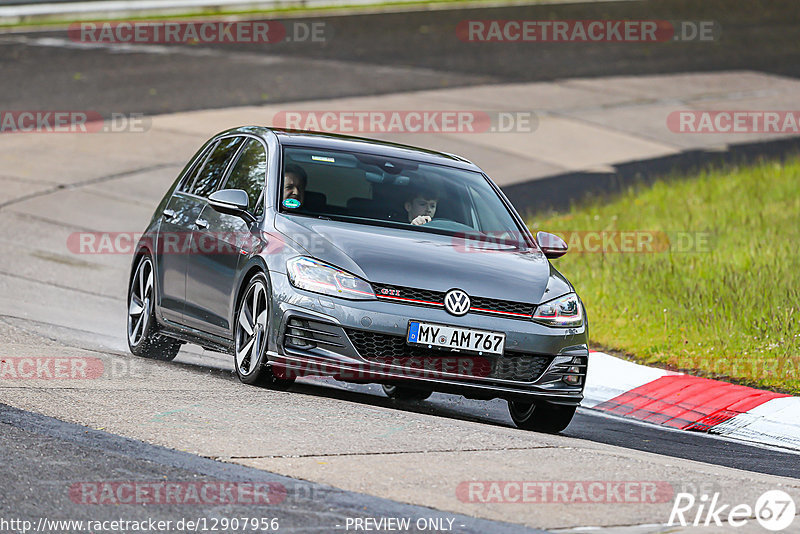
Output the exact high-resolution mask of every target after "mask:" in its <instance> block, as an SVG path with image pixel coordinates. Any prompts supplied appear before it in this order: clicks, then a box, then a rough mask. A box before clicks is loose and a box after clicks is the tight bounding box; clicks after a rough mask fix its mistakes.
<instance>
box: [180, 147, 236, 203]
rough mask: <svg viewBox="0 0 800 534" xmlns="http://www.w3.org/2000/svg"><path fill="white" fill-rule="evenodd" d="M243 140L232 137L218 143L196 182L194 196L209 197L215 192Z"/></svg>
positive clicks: (193, 190) (193, 189) (193, 187)
mask: <svg viewBox="0 0 800 534" xmlns="http://www.w3.org/2000/svg"><path fill="white" fill-rule="evenodd" d="M243 140H244V139H243V138H242V137H230V138H228V139H223V140H221V141H220V142H219V143H217V146H216V147H215V148H214V151H213V152H212V153H211V156H210V157H209V158H208V160H207V161H206V164H205V165H204V166H203V169H202V170H201V171H200V173H199V174H198V176H197V179H196V180H195V181H194V185H193V186H192V194H195V195H198V196H201V197H207V196H208V195H210V194H211V193H213V192H214V190H215V189H216V188H217V185H219V182H220V180H221V179H222V176H223V175H224V174H225V169H226V168H227V167H228V163H230V161H231V159H232V158H233V156H234V155H235V154H236V149H237V148H239V145H241V144H242V141H243Z"/></svg>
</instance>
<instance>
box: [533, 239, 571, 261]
mask: <svg viewBox="0 0 800 534" xmlns="http://www.w3.org/2000/svg"><path fill="white" fill-rule="evenodd" d="M536 242H537V243H539V248H541V249H542V252H544V255H545V257H546V258H550V259H551V260H552V259H554V258H560V257H561V256H563V255H564V254H566V253H567V249H568V247H567V244H566V243H565V242H564V240H563V239H561V238H560V237H558V236H557V235H555V234H550V233H547V232H538V233H537V234H536Z"/></svg>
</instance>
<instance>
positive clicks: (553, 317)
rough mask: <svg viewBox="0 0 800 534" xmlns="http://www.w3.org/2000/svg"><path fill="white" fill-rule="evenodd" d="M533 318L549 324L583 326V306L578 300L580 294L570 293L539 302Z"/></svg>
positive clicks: (538, 321)
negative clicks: (542, 302)
mask: <svg viewBox="0 0 800 534" xmlns="http://www.w3.org/2000/svg"><path fill="white" fill-rule="evenodd" d="M532 319H533V320H534V321H536V322H537V323H541V324H544V325H547V326H563V327H572V326H581V325H582V324H583V308H582V307H581V303H580V301H579V300H578V295H576V294H575V293H569V294H567V295H564V296H563V297H559V298H557V299H553V300H551V301H549V302H545V303H544V304H539V305H538V306H537V307H536V311H535V312H534V313H533V317H532Z"/></svg>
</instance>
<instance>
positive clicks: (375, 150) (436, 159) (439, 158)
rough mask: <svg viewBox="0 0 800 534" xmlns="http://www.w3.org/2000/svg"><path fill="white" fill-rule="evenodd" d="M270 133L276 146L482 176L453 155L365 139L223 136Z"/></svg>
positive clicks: (285, 132)
mask: <svg viewBox="0 0 800 534" xmlns="http://www.w3.org/2000/svg"><path fill="white" fill-rule="evenodd" d="M270 131H271V132H273V133H274V134H275V135H276V136H277V137H278V142H279V143H280V144H281V145H284V146H303V147H311V148H321V149H330V150H343V151H350V152H360V153H365V154H375V155H381V156H387V157H393V158H400V159H411V160H415V161H422V162H425V163H433V164H439V165H448V166H450V167H457V168H460V169H469V170H474V171H480V172H482V171H481V169H480V168H479V167H478V166H477V165H475V164H474V163H472V162H471V161H469V160H467V159H465V158H462V157H461V156H457V155H455V154H448V153H446V152H437V151H435V150H429V149H426V148H420V147H415V146H410V145H403V144H399V143H392V142H390V141H381V140H378V139H369V138H366V137H354V136H350V135H342V134H334V133H323V132H312V131H308V130H290V129H285V128H271V127H266V126H244V127H241V128H234V129H233V130H228V131H227V132H225V133H228V134H229V133H252V134H261V135H264V134H266V133H267V132H270Z"/></svg>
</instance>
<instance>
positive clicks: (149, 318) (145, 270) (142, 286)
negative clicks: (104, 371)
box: [128, 256, 181, 361]
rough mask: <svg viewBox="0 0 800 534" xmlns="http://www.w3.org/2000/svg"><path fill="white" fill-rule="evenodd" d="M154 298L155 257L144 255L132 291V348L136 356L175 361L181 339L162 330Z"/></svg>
mask: <svg viewBox="0 0 800 534" xmlns="http://www.w3.org/2000/svg"><path fill="white" fill-rule="evenodd" d="M154 302H155V285H154V272H153V260H151V259H150V256H142V257H141V259H140V260H139V263H138V264H137V266H136V271H135V272H134V274H133V277H132V278H131V287H130V289H129V291H128V348H129V349H130V351H131V353H133V354H135V355H136V356H141V357H143V358H150V359H153V360H163V361H171V360H174V359H175V356H177V355H178V351H179V350H180V349H181V342H180V341H178V340H176V339H172V338H170V337H167V336H164V335H161V334H159V333H158V325H157V324H156V317H155V312H154V308H155V306H154Z"/></svg>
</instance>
